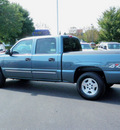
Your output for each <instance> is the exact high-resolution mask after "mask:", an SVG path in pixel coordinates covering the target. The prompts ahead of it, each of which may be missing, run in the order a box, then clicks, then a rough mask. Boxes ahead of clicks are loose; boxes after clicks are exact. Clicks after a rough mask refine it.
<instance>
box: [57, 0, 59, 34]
mask: <svg viewBox="0 0 120 130" xmlns="http://www.w3.org/2000/svg"><path fill="white" fill-rule="evenodd" d="M58 10H59V9H58V0H57V35H59V12H58Z"/></svg>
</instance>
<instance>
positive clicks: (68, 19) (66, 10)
mask: <svg viewBox="0 0 120 130" xmlns="http://www.w3.org/2000/svg"><path fill="white" fill-rule="evenodd" d="M9 1H10V2H15V3H18V4H20V5H21V6H22V7H23V8H24V9H26V10H27V11H28V12H29V14H30V17H31V18H32V19H33V22H34V25H35V26H36V29H40V28H44V27H47V28H49V29H50V32H51V34H57V4H56V3H57V0H9ZM110 7H116V8H120V0H58V14H59V15H58V17H59V32H61V33H62V34H63V33H64V32H68V30H69V28H70V27H77V28H78V29H85V28H88V27H91V25H93V26H94V27H96V28H98V24H97V21H98V19H99V18H100V17H102V14H103V12H104V11H106V10H109V9H110Z"/></svg>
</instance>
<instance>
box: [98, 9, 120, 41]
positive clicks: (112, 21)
mask: <svg viewBox="0 0 120 130" xmlns="http://www.w3.org/2000/svg"><path fill="white" fill-rule="evenodd" d="M98 24H99V26H100V40H103V41H116V42H120V8H119V9H116V8H115V7H112V8H110V9H109V10H107V11H105V12H104V13H103V16H102V17H101V18H100V19H99V20H98Z"/></svg>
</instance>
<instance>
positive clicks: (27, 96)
mask: <svg viewBox="0 0 120 130" xmlns="http://www.w3.org/2000/svg"><path fill="white" fill-rule="evenodd" d="M113 129H114V130H119V129H120V85H114V87H112V88H111V89H110V90H109V91H108V92H106V94H105V96H104V97H103V98H102V99H101V100H99V101H88V100H85V99H83V98H82V97H80V96H79V94H78V93H77V90H76V87H75V85H74V84H63V83H46V82H37V81H30V82H23V81H18V80H7V82H6V86H5V88H1V89H0V130H113Z"/></svg>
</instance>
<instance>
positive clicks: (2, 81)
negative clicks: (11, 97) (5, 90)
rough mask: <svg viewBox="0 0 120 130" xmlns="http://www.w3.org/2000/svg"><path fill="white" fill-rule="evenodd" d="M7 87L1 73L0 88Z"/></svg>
mask: <svg viewBox="0 0 120 130" xmlns="http://www.w3.org/2000/svg"><path fill="white" fill-rule="evenodd" d="M4 85H5V78H4V76H3V74H2V73H1V72H0V88H2V87H4Z"/></svg>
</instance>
